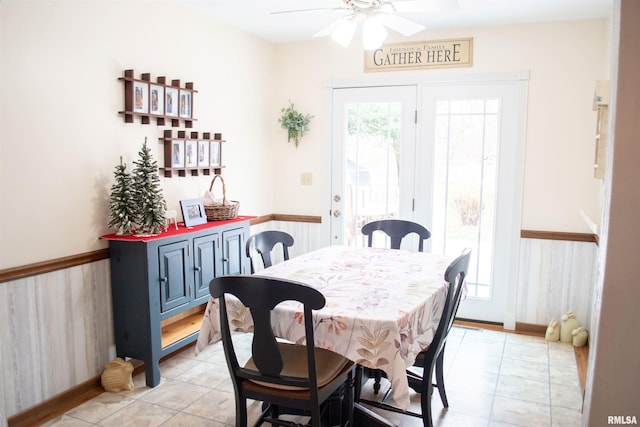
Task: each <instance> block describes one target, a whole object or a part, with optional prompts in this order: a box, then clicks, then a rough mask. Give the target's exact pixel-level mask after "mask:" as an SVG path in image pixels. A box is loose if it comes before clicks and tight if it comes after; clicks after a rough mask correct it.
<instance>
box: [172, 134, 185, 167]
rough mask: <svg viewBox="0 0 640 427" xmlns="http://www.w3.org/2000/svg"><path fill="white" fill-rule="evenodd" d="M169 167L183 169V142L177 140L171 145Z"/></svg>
mask: <svg viewBox="0 0 640 427" xmlns="http://www.w3.org/2000/svg"><path fill="white" fill-rule="evenodd" d="M171 167H172V168H183V167H184V141H181V140H177V141H173V142H172V143H171Z"/></svg>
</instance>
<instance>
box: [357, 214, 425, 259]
mask: <svg viewBox="0 0 640 427" xmlns="http://www.w3.org/2000/svg"><path fill="white" fill-rule="evenodd" d="M376 231H382V232H384V233H386V234H387V236H389V237H390V238H391V249H400V244H401V243H402V239H403V238H404V237H405V236H407V235H409V234H412V233H415V234H417V235H418V237H419V238H420V242H419V243H418V251H420V252H423V250H424V241H425V240H427V239H428V238H430V237H431V232H430V231H429V230H428V229H427V228H425V227H424V226H422V225H420V224H418V223H417V222H413V221H406V220H403V219H380V220H377V221H371V222H369V223H367V224H365V225H363V226H362V234H363V235H365V236H367V246H369V247H371V246H372V245H373V234H374V232H376Z"/></svg>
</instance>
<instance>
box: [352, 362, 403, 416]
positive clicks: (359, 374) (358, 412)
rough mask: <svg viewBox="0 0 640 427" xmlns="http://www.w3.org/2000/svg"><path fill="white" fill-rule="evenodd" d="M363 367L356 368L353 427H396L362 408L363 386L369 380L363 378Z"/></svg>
mask: <svg viewBox="0 0 640 427" xmlns="http://www.w3.org/2000/svg"><path fill="white" fill-rule="evenodd" d="M363 369H364V368H363V367H362V365H357V366H356V378H355V381H354V382H355V390H354V392H355V393H354V394H355V396H354V397H355V399H354V400H355V402H354V404H353V425H354V427H375V426H383V427H395V424H393V423H391V422H389V421H388V420H386V419H385V418H384V417H382V416H380V415H378V414H376V413H375V412H373V411H372V410H371V409H369V408H366V407H364V406H362V405H361V404H360V403H358V402H359V401H360V392H361V391H362V384H364V383H365V382H366V381H367V380H368V379H369V378H368V376H364V377H363Z"/></svg>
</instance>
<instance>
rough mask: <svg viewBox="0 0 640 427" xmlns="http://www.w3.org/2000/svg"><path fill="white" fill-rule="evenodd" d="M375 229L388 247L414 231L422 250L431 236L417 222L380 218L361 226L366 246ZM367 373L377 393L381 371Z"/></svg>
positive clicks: (368, 244)
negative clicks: (384, 238)
mask: <svg viewBox="0 0 640 427" xmlns="http://www.w3.org/2000/svg"><path fill="white" fill-rule="evenodd" d="M376 231H381V232H384V233H385V234H386V235H387V236H389V238H390V239H391V245H390V249H400V245H401V244H402V239H404V238H405V237H406V236H408V235H409V234H412V233H415V234H417V235H418V238H419V239H420V240H419V243H418V251H419V252H423V251H424V241H425V240H427V239H429V238H430V237H431V232H430V231H429V230H428V229H427V228H425V227H424V226H422V225H420V224H418V223H417V222H413V221H407V220H403V219H380V220H376V221H371V222H368V223H367V224H365V225H363V226H362V234H363V235H364V236H367V246H369V247H372V246H373V234H374V233H375V232H376ZM369 375H373V377H374V379H375V382H374V384H373V391H374V393H376V394H377V393H378V391H379V390H380V381H381V380H382V376H383V373H382V371H381V370H379V369H375V370H373V371H371V370H369Z"/></svg>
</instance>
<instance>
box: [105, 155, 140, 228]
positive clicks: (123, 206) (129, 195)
mask: <svg viewBox="0 0 640 427" xmlns="http://www.w3.org/2000/svg"><path fill="white" fill-rule="evenodd" d="M126 169H127V166H126V165H123V164H122V157H120V165H118V166H116V170H115V172H114V176H115V178H116V180H115V182H114V183H113V185H112V186H111V198H110V202H109V227H110V228H112V229H114V230H115V232H116V234H129V233H130V232H131V228H132V226H133V221H134V220H135V215H136V213H135V210H134V208H133V207H134V200H133V192H132V189H131V175H129V174H128V173H127V171H126Z"/></svg>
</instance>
